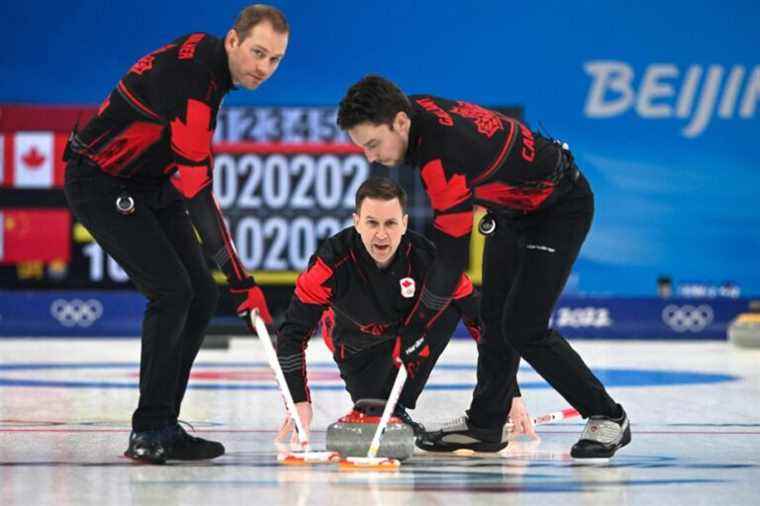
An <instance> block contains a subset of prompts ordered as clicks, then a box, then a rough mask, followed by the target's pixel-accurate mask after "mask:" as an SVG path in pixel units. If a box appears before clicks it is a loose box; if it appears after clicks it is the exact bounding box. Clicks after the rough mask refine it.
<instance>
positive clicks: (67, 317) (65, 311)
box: [50, 299, 103, 327]
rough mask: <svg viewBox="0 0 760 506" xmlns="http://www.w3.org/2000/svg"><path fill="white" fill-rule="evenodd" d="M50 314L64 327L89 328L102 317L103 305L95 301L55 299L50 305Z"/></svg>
mask: <svg viewBox="0 0 760 506" xmlns="http://www.w3.org/2000/svg"><path fill="white" fill-rule="evenodd" d="M50 314H51V315H53V318H55V319H56V320H58V321H59V322H60V323H61V325H63V326H64V327H75V326H77V325H78V326H80V327H89V326H90V325H92V324H93V323H95V322H96V321H97V319H98V318H100V317H101V316H102V315H103V304H101V303H100V301H98V300H95V299H87V300H81V299H72V300H65V299H56V300H54V301H53V303H52V304H51V305H50Z"/></svg>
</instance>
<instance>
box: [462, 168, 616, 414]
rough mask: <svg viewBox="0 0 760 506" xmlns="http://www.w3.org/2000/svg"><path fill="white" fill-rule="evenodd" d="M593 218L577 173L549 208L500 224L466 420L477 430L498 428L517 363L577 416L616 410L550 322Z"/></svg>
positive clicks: (486, 271) (488, 261)
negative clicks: (528, 367)
mask: <svg viewBox="0 0 760 506" xmlns="http://www.w3.org/2000/svg"><path fill="white" fill-rule="evenodd" d="M593 215H594V196H593V193H592V192H591V189H590V187H589V185H588V182H587V181H586V179H585V178H584V177H583V176H582V175H579V177H578V179H577V180H576V181H575V184H574V187H573V189H572V190H571V191H570V192H569V193H568V194H566V195H564V196H563V197H562V198H561V200H560V201H559V202H558V203H556V204H555V205H554V206H552V207H550V208H548V209H546V210H543V211H541V212H538V213H535V214H531V215H525V216H522V217H519V218H507V217H504V216H502V217H498V218H497V228H496V232H495V233H494V234H493V235H491V236H488V237H487V238H486V241H485V250H484V253H483V298H482V305H481V316H482V318H483V322H484V324H485V335H484V337H483V338H482V339H481V342H480V343H479V345H478V383H477V385H476V387H475V391H474V393H473V399H472V403H471V405H470V409H469V411H468V416H469V417H470V419H471V420H472V422H473V424H474V425H476V426H479V427H484V428H486V427H499V426H502V425H503V424H504V421H505V417H506V414H507V412H508V411H509V408H510V406H511V404H512V395H513V391H514V376H515V374H516V373H517V368H518V366H519V362H520V357H522V358H524V359H525V360H526V361H527V362H528V363H529V364H530V365H531V366H533V368H534V369H535V370H536V371H537V372H538V373H539V374H540V375H541V376H542V377H543V378H544V379H545V380H546V381H547V382H549V384H550V385H551V386H552V387H554V389H555V390H556V391H557V392H559V394H560V395H562V397H564V398H565V399H566V400H567V402H569V403H570V404H571V405H572V406H573V407H574V408H576V409H577V410H578V411H579V412H580V413H581V415H583V416H584V417H588V416H591V415H606V416H617V415H618V413H619V409H620V408H619V406H618V405H617V404H616V403H615V402H614V401H613V400H612V398H611V397H610V396H609V395H608V394H607V392H606V390H605V389H604V386H603V385H602V384H601V382H600V381H599V380H598V379H597V378H596V376H594V374H593V373H592V372H591V371H590V370H589V368H588V367H587V366H586V364H585V363H584V362H583V359H581V357H580V356H579V355H578V354H577V353H576V352H575V350H573V349H572V347H570V345H569V344H568V342H567V341H566V340H565V339H564V338H563V337H562V336H561V335H560V334H559V333H558V332H556V331H555V330H553V329H549V328H548V326H549V317H550V315H551V312H552V310H553V308H554V304H555V303H556V301H557V298H558V297H559V295H560V293H561V292H562V289H563V288H564V286H565V283H566V281H567V278H568V276H569V274H570V271H571V269H572V266H573V263H574V262H575V259H576V258H577V256H578V252H579V251H580V248H581V245H582V244H583V241H584V240H585V238H586V234H587V233H588V231H589V229H590V228H591V221H592V219H593Z"/></svg>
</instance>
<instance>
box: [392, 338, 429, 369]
mask: <svg viewBox="0 0 760 506" xmlns="http://www.w3.org/2000/svg"><path fill="white" fill-rule="evenodd" d="M402 348H403V349H402ZM429 356H430V346H428V344H427V341H425V338H424V337H419V338H418V339H417V340H416V341H414V342H412V343H411V344H410V345H409V346H406V345H405V343H403V339H402V338H401V336H398V337H396V344H395V345H394V346H393V360H394V361H395V362H396V364H398V365H399V366H401V364H403V365H404V367H406V372H407V375H408V376H409V377H410V378H414V375H415V374H416V373H417V369H419V367H420V364H422V362H424V361H425V359H427V358H428V357H429Z"/></svg>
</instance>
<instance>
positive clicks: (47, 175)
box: [13, 132, 55, 188]
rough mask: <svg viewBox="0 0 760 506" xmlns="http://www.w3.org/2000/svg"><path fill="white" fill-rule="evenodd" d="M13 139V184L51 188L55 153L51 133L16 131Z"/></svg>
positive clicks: (22, 186) (24, 186) (25, 186)
mask: <svg viewBox="0 0 760 506" xmlns="http://www.w3.org/2000/svg"><path fill="white" fill-rule="evenodd" d="M13 141H14V142H13V144H14V146H13V165H14V169H15V170H14V178H13V182H14V185H13V186H15V187H16V188H52V186H53V177H54V172H53V169H54V153H55V150H54V135H53V133H52V132H17V133H16V134H15V136H14V139H13Z"/></svg>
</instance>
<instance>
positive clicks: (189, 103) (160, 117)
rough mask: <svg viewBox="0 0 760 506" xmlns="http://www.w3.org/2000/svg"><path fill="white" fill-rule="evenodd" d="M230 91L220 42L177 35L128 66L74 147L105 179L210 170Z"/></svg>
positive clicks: (155, 177) (200, 35)
mask: <svg viewBox="0 0 760 506" xmlns="http://www.w3.org/2000/svg"><path fill="white" fill-rule="evenodd" d="M231 88H232V80H231V78H230V71H229V67H228V64H227V53H226V51H225V49H224V41H223V40H221V39H218V38H216V37H213V36H211V35H208V34H205V33H193V34H190V35H185V36H182V37H180V38H178V39H176V40H174V41H172V42H170V43H169V44H166V45H165V46H163V47H161V48H159V49H157V50H155V51H153V52H152V53H150V54H148V55H146V56H143V57H142V58H140V59H139V60H138V61H137V62H136V63H135V64H134V65H132V67H130V69H129V71H127V73H126V75H124V77H122V79H121V80H120V81H119V83H118V84H117V85H116V87H115V88H114V89H113V91H111V93H110V94H109V95H108V97H107V98H106V99H105V101H104V102H103V104H102V105H101V106H100V110H99V111H98V114H97V116H95V117H94V118H93V119H92V120H91V121H90V122H89V123H88V124H87V125H86V126H85V127H84V128H82V129H81V130H80V131H79V132H78V134H77V135H76V138H75V142H74V143H73V146H72V149H73V150H74V151H76V152H78V153H80V154H83V155H85V156H86V157H87V158H89V159H90V160H92V161H94V162H95V163H96V164H97V165H98V167H100V168H101V170H103V171H105V172H107V173H109V174H111V175H114V176H119V177H127V178H136V179H141V180H145V182H149V181H150V180H151V179H153V180H164V179H165V178H166V177H167V175H169V174H172V173H174V172H175V171H176V170H177V168H178V166H182V165H189V166H200V165H205V166H206V167H208V166H210V161H211V137H212V132H213V131H214V127H215V126H216V113H217V111H218V110H219V106H220V104H221V102H222V98H223V97H224V95H225V94H226V93H227V92H228V91H230V89H231ZM182 176H184V174H182Z"/></svg>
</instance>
